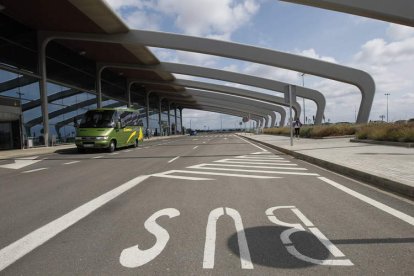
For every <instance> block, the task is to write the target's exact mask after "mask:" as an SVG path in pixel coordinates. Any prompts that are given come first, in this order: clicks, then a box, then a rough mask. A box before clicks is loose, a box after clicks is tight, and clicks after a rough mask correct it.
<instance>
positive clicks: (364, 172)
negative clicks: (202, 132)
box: [239, 133, 414, 198]
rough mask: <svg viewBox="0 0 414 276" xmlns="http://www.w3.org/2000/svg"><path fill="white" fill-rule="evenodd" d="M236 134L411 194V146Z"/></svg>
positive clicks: (413, 183) (413, 154) (413, 185)
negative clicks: (291, 139)
mask: <svg viewBox="0 0 414 276" xmlns="http://www.w3.org/2000/svg"><path fill="white" fill-rule="evenodd" d="M239 135H240V136H243V137H246V138H248V139H251V140H254V141H257V142H260V143H261V144H264V145H266V146H269V147H271V148H274V149H277V150H279V151H282V152H284V153H287V154H290V155H292V156H294V157H296V158H298V159H302V160H305V161H308V162H310V163H313V164H316V165H318V166H321V167H324V168H327V169H329V170H332V171H335V172H338V173H340V174H343V175H346V176H349V177H352V178H354V179H358V180H361V181H364V182H366V183H369V184H371V185H374V186H378V187H381V188H384V189H386V190H389V191H392V192H396V193H399V194H402V195H405V196H408V197H411V198H413V197H414V149H413V148H402V147H394V146H387V145H372V144H365V143H351V142H350V138H333V139H305V138H300V139H299V140H298V139H294V141H293V144H294V145H293V146H290V141H289V139H290V138H289V137H285V136H276V135H266V134H260V135H253V134H246V133H240V134H239Z"/></svg>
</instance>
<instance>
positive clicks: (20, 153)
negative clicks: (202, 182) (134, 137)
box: [0, 135, 181, 159]
mask: <svg viewBox="0 0 414 276" xmlns="http://www.w3.org/2000/svg"><path fill="white" fill-rule="evenodd" d="M180 136H181V135H171V136H153V137H151V138H150V139H144V143H146V142H152V141H157V140H164V139H170V138H177V137H180ZM140 146H141V143H140ZM71 148H76V146H75V144H63V145H57V146H53V147H34V148H29V149H15V150H3V151H0V159H10V158H19V157H26V156H35V155H44V154H50V153H54V152H57V151H59V150H65V149H71Z"/></svg>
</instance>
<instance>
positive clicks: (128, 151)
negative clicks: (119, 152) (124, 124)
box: [124, 150, 132, 152]
mask: <svg viewBox="0 0 414 276" xmlns="http://www.w3.org/2000/svg"><path fill="white" fill-rule="evenodd" d="M131 151H132V150H124V152H131Z"/></svg>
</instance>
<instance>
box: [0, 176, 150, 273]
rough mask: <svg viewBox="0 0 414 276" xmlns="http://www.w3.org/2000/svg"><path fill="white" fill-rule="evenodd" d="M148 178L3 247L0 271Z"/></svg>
mask: <svg viewBox="0 0 414 276" xmlns="http://www.w3.org/2000/svg"><path fill="white" fill-rule="evenodd" d="M148 177H149V176H148V175H143V176H139V177H136V178H134V179H131V180H130V181H128V182H126V183H124V184H122V185H121V186H118V187H117V188H115V189H113V190H111V191H109V192H106V193H105V194H103V195H101V196H99V197H97V198H95V199H93V200H91V201H89V202H87V203H85V204H83V205H82V206H80V207H78V208H76V209H74V210H73V211H71V212H69V213H67V214H65V215H63V216H61V217H60V218H58V219H55V220H54V221H52V222H49V223H48V224H46V225H44V226H42V227H40V228H39V229H37V230H35V231H33V232H31V233H29V234H27V235H26V236H24V237H23V238H21V239H19V240H17V241H15V242H14V243H12V244H10V245H8V246H6V247H4V248H3V249H1V250H0V271H2V270H3V269H5V268H6V267H8V266H9V265H11V264H12V263H14V262H15V261H17V260H19V259H20V258H22V257H23V256H24V255H26V254H27V253H29V252H31V251H32V250H34V249H36V248H37V247H39V246H40V245H42V244H44V243H45V242H47V241H48V240H50V239H51V238H53V237H54V236H56V235H57V234H59V233H60V232H62V231H64V230H65V229H67V228H68V227H70V226H72V225H73V224H75V223H76V222H78V221H79V220H81V219H83V218H84V217H86V216H87V215H89V214H90V213H92V212H93V211H95V210H96V209H98V208H100V207H101V206H103V205H105V204H106V203H108V202H109V201H111V200H112V199H114V198H116V197H118V196H119V195H121V194H123V193H125V192H126V191H128V190H130V189H132V188H133V187H135V186H137V185H138V184H139V183H141V182H143V181H144V180H146V179H147V178H148Z"/></svg>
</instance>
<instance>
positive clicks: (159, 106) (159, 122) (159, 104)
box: [158, 98, 162, 136]
mask: <svg viewBox="0 0 414 276" xmlns="http://www.w3.org/2000/svg"><path fill="white" fill-rule="evenodd" d="M161 102H162V98H160V99H159V102H158V108H159V112H158V124H159V128H160V132H159V135H160V136H161V134H162V130H161V128H162V123H161Z"/></svg>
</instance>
